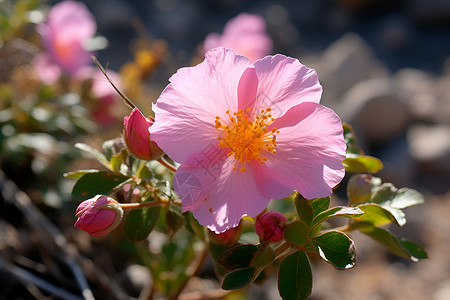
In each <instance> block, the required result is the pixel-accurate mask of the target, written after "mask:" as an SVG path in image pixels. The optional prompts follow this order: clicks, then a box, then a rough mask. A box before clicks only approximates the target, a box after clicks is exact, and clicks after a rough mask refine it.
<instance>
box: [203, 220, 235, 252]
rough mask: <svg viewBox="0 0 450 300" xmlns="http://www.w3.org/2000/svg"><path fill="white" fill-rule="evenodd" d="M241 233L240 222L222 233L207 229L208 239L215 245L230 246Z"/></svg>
mask: <svg viewBox="0 0 450 300" xmlns="http://www.w3.org/2000/svg"><path fill="white" fill-rule="evenodd" d="M241 233H242V226H241V223H239V225H238V226H237V227H234V228H230V229H228V230H226V231H224V232H222V233H214V232H213V231H211V230H208V235H209V240H210V241H211V242H213V243H214V244H217V245H222V246H227V247H231V246H233V245H234V244H236V243H237V241H238V239H239V237H240V236H241Z"/></svg>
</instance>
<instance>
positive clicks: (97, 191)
mask: <svg viewBox="0 0 450 300" xmlns="http://www.w3.org/2000/svg"><path fill="white" fill-rule="evenodd" d="M127 180H130V177H128V176H124V175H122V174H119V173H113V172H104V171H101V172H96V173H86V174H84V175H83V176H82V177H81V178H80V179H78V181H77V183H75V185H74V187H73V190H72V196H73V197H74V198H75V199H77V200H86V199H89V198H92V197H94V196H96V195H109V194H110V193H111V192H112V190H113V189H114V188H116V187H117V186H119V185H121V184H123V183H124V182H126V181H127Z"/></svg>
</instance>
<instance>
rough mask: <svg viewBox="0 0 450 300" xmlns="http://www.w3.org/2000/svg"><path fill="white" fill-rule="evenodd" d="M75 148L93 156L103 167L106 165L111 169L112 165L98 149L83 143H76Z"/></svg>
mask: <svg viewBox="0 0 450 300" xmlns="http://www.w3.org/2000/svg"><path fill="white" fill-rule="evenodd" d="M75 148H77V149H80V150H82V151H84V152H86V153H89V154H91V155H92V156H94V157H95V159H97V161H98V162H99V163H101V164H102V165H104V166H105V167H106V168H108V169H110V170H112V169H111V165H110V164H109V161H108V160H107V159H106V157H105V155H103V154H102V153H101V152H100V151H98V150H97V149H94V148H92V147H91V146H89V145H86V144H83V143H76V144H75Z"/></svg>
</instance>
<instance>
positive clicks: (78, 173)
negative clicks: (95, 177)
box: [63, 169, 100, 179]
mask: <svg viewBox="0 0 450 300" xmlns="http://www.w3.org/2000/svg"><path fill="white" fill-rule="evenodd" d="M98 172H100V171H99V170H97V169H91V170H78V171H73V172H67V173H64V175H63V176H64V177H67V178H72V179H80V178H81V177H83V175H85V174H89V173H98Z"/></svg>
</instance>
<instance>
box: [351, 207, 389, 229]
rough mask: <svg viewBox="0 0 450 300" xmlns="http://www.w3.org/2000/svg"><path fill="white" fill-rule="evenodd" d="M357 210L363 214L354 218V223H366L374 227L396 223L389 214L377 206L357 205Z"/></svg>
mask: <svg viewBox="0 0 450 300" xmlns="http://www.w3.org/2000/svg"><path fill="white" fill-rule="evenodd" d="M358 208H359V209H361V210H362V211H363V212H364V214H363V215H362V216H359V217H357V218H355V220H356V221H363V222H368V223H371V224H372V225H374V226H383V225H386V224H389V223H391V222H394V223H397V219H396V218H395V217H394V216H393V215H392V214H391V212H390V211H388V210H387V209H384V208H383V207H381V206H380V205H378V204H374V203H369V204H361V205H358ZM397 224H398V223H397Z"/></svg>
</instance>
